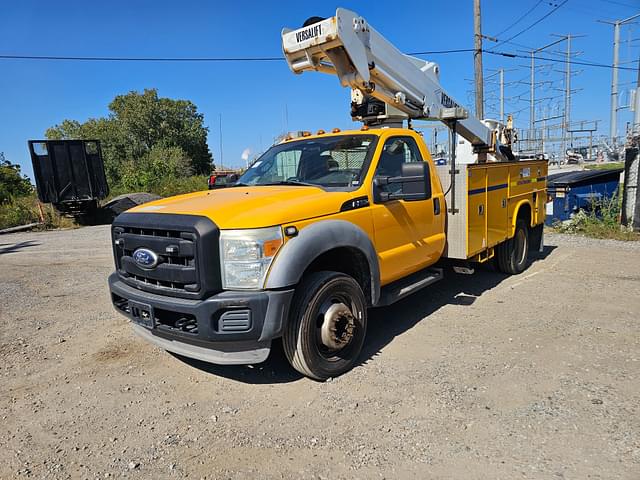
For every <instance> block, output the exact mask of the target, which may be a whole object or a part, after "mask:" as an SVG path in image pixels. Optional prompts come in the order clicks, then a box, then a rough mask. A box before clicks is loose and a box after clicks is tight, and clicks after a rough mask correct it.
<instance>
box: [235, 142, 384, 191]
mask: <svg viewBox="0 0 640 480" xmlns="http://www.w3.org/2000/svg"><path fill="white" fill-rule="evenodd" d="M376 138H377V137H376V136H375V135H337V136H330V137H324V138H310V139H308V140H298V141H295V142H290V143H283V144H280V145H275V146H273V147H271V148H270V149H269V150H267V151H266V152H265V153H264V154H263V155H262V156H261V157H260V158H259V159H258V160H257V161H256V162H255V163H254V164H253V165H252V166H251V167H250V168H249V169H248V170H247V171H246V172H245V173H244V174H243V175H242V176H241V177H240V178H239V179H238V182H237V184H238V185H317V186H319V187H329V188H330V187H338V188H344V187H347V188H350V189H354V188H357V187H358V186H360V183H361V182H362V179H363V178H364V174H365V173H366V167H367V165H368V163H369V159H370V156H371V155H372V154H373V150H374V148H375V139H376Z"/></svg>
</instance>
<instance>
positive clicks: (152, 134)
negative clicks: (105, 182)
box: [46, 89, 214, 184]
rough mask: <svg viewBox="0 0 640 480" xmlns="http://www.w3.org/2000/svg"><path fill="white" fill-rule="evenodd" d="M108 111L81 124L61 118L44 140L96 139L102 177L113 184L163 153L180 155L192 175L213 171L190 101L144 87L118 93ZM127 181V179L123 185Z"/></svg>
mask: <svg viewBox="0 0 640 480" xmlns="http://www.w3.org/2000/svg"><path fill="white" fill-rule="evenodd" d="M109 111H110V113H109V115H108V116H107V117H106V118H91V119H89V120H87V121H86V122H84V123H80V122H78V121H75V120H64V121H63V122H62V123H60V124H59V125H55V126H54V127H51V128H49V129H48V130H47V131H46V136H47V138H49V139H71V138H81V139H98V140H100V141H101V144H102V152H103V156H104V160H105V170H106V173H107V178H108V179H109V182H110V183H113V184H120V183H121V182H123V181H124V176H123V175H124V174H125V172H128V173H127V175H128V174H129V173H131V172H132V171H133V170H135V169H138V170H140V169H146V168H148V167H150V165H151V164H152V163H153V162H151V163H150V162H149V161H148V158H149V155H151V154H152V153H151V152H152V151H154V152H155V153H153V155H154V156H155V157H154V158H156V160H157V159H158V158H159V157H158V155H161V154H160V153H159V152H163V151H165V152H169V153H170V155H172V156H173V157H172V160H171V161H174V160H175V157H176V156H180V157H181V161H182V162H183V164H185V165H186V166H187V167H188V169H187V170H188V171H190V172H192V173H194V174H208V173H209V172H210V171H211V169H212V168H214V166H213V159H212V156H211V153H210V152H209V147H208V145H207V132H208V128H207V127H205V126H204V117H203V115H202V114H201V113H199V112H198V109H197V107H196V106H195V105H194V104H193V103H192V102H190V101H188V100H173V99H170V98H162V97H158V91H157V90H156V89H145V90H144V92H143V93H139V92H129V93H127V94H125V95H118V96H117V97H116V98H114V99H113V101H112V102H111V103H110V104H109ZM172 148H177V149H179V150H180V152H181V153H179V154H178V153H177V152H178V151H177V150H171V149H172ZM154 149H155V150H154ZM168 161H169V160H168ZM168 170H171V168H169V169H168ZM156 172H157V171H156ZM154 175H155V173H153V174H151V176H154ZM130 180H131V178H130V177H128V179H127V182H129V181H130ZM145 183H146V182H145Z"/></svg>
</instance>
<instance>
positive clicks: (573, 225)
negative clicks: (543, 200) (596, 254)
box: [554, 194, 640, 240]
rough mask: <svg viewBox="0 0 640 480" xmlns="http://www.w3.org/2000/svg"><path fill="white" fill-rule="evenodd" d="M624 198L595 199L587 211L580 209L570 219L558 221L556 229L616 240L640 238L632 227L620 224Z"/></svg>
mask: <svg viewBox="0 0 640 480" xmlns="http://www.w3.org/2000/svg"><path fill="white" fill-rule="evenodd" d="M621 208H622V200H621V198H620V195H618V194H614V195H613V196H612V197H611V198H607V199H603V200H600V201H593V202H592V204H591V209H590V210H589V211H588V212H587V211H584V210H580V211H578V212H577V213H576V214H575V215H574V216H573V217H572V218H571V219H570V220H567V221H565V222H558V223H556V224H555V225H554V229H555V230H556V231H558V232H560V233H571V234H582V235H586V236H588V237H593V238H610V239H614V240H640V234H638V233H635V232H634V231H633V229H632V228H628V227H625V226H624V225H620V212H621Z"/></svg>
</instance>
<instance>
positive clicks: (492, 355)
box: [0, 227, 640, 479]
mask: <svg viewBox="0 0 640 480" xmlns="http://www.w3.org/2000/svg"><path fill="white" fill-rule="evenodd" d="M546 241H547V244H548V245H550V246H549V247H547V249H546V251H545V253H544V254H543V255H542V256H541V257H540V258H539V259H537V260H536V261H535V263H534V264H533V265H532V266H531V267H530V269H529V270H528V271H527V272H525V273H524V274H522V275H520V276H518V277H511V278H507V277H504V276H502V275H500V274H497V273H493V272H491V271H479V272H476V274H475V275H473V276H462V275H456V274H453V273H449V274H448V275H447V277H446V279H445V280H444V281H443V282H441V283H440V284H439V285H436V286H435V288H433V289H429V290H427V291H424V292H423V293H421V294H417V295H414V296H413V297H411V298H409V299H406V300H404V301H402V302H401V303H399V304H397V305H395V306H393V307H389V308H384V309H379V310H372V311H371V312H370V318H371V320H370V322H371V323H370V325H371V330H370V332H369V335H368V339H367V348H366V351H365V352H364V354H363V356H362V363H361V365H360V366H358V367H357V368H356V369H355V370H353V371H352V372H350V373H348V374H346V375H344V376H342V377H340V378H337V379H333V380H332V381H329V382H326V383H317V382H314V381H311V380H308V379H305V378H301V377H300V376H298V375H297V374H295V373H294V372H293V371H292V370H291V369H290V368H289V367H288V365H287V364H286V362H285V360H284V359H283V354H282V351H281V350H278V349H276V350H275V351H274V352H273V353H272V356H271V357H270V359H269V360H268V361H267V362H266V363H265V364H262V365H259V366H255V367H254V368H249V367H225V368H223V367H214V366H207V365H205V364H201V363H195V362H189V363H187V362H186V361H184V360H181V359H179V358H176V357H174V356H172V355H170V354H168V353H165V352H163V351H161V350H159V349H157V348H155V347H152V346H150V345H147V344H146V343H144V342H142V341H141V340H138V339H137V338H136V337H135V336H134V335H133V333H132V331H131V328H130V326H129V325H128V323H127V321H126V320H125V318H124V317H122V316H120V315H118V314H116V313H115V311H114V310H113V308H112V307H111V305H110V302H109V297H108V291H107V286H106V278H107V275H108V274H109V273H110V271H111V270H112V259H111V252H110V247H109V238H108V228H107V227H87V228H83V229H80V230H72V231H58V232H46V233H24V234H14V235H5V236H1V237H0V272H1V275H0V359H1V363H0V375H1V381H2V389H1V391H0V418H1V419H2V421H1V422H0V428H1V431H0V478H13V477H18V478H23V477H31V478H115V477H127V478H183V477H188V478H196V479H198V478H207V479H212V478H216V479H222V478H233V479H236V478H237V479H244V478H269V479H271V478H274V479H276V478H319V479H336V478H362V479H369V478H387V479H392V478H420V479H424V478H466V479H469V478H504V479H513V478H554V479H555V478H567V479H585V478H603V479H615V478H629V479H637V478H640V335H639V334H640V244H638V243H636V244H622V243H617V242H610V241H609V242H606V241H596V240H587V239H583V238H570V237H562V236H547V239H546Z"/></svg>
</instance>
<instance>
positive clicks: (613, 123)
mask: <svg viewBox="0 0 640 480" xmlns="http://www.w3.org/2000/svg"><path fill="white" fill-rule="evenodd" d="M638 17H640V13H638V14H636V15H633V16H631V17H629V18H625V19H624V20H616V21H614V22H609V21H607V20H598V21H599V22H600V23H606V24H608V25H613V68H612V69H611V118H610V120H609V127H610V129H609V135H610V136H611V143H612V144H613V147H614V148H615V147H616V145H617V137H618V68H619V66H620V65H619V64H620V27H621V26H622V25H624V24H625V23H629V22H631V21H632V20H635V19H636V18H638Z"/></svg>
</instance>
